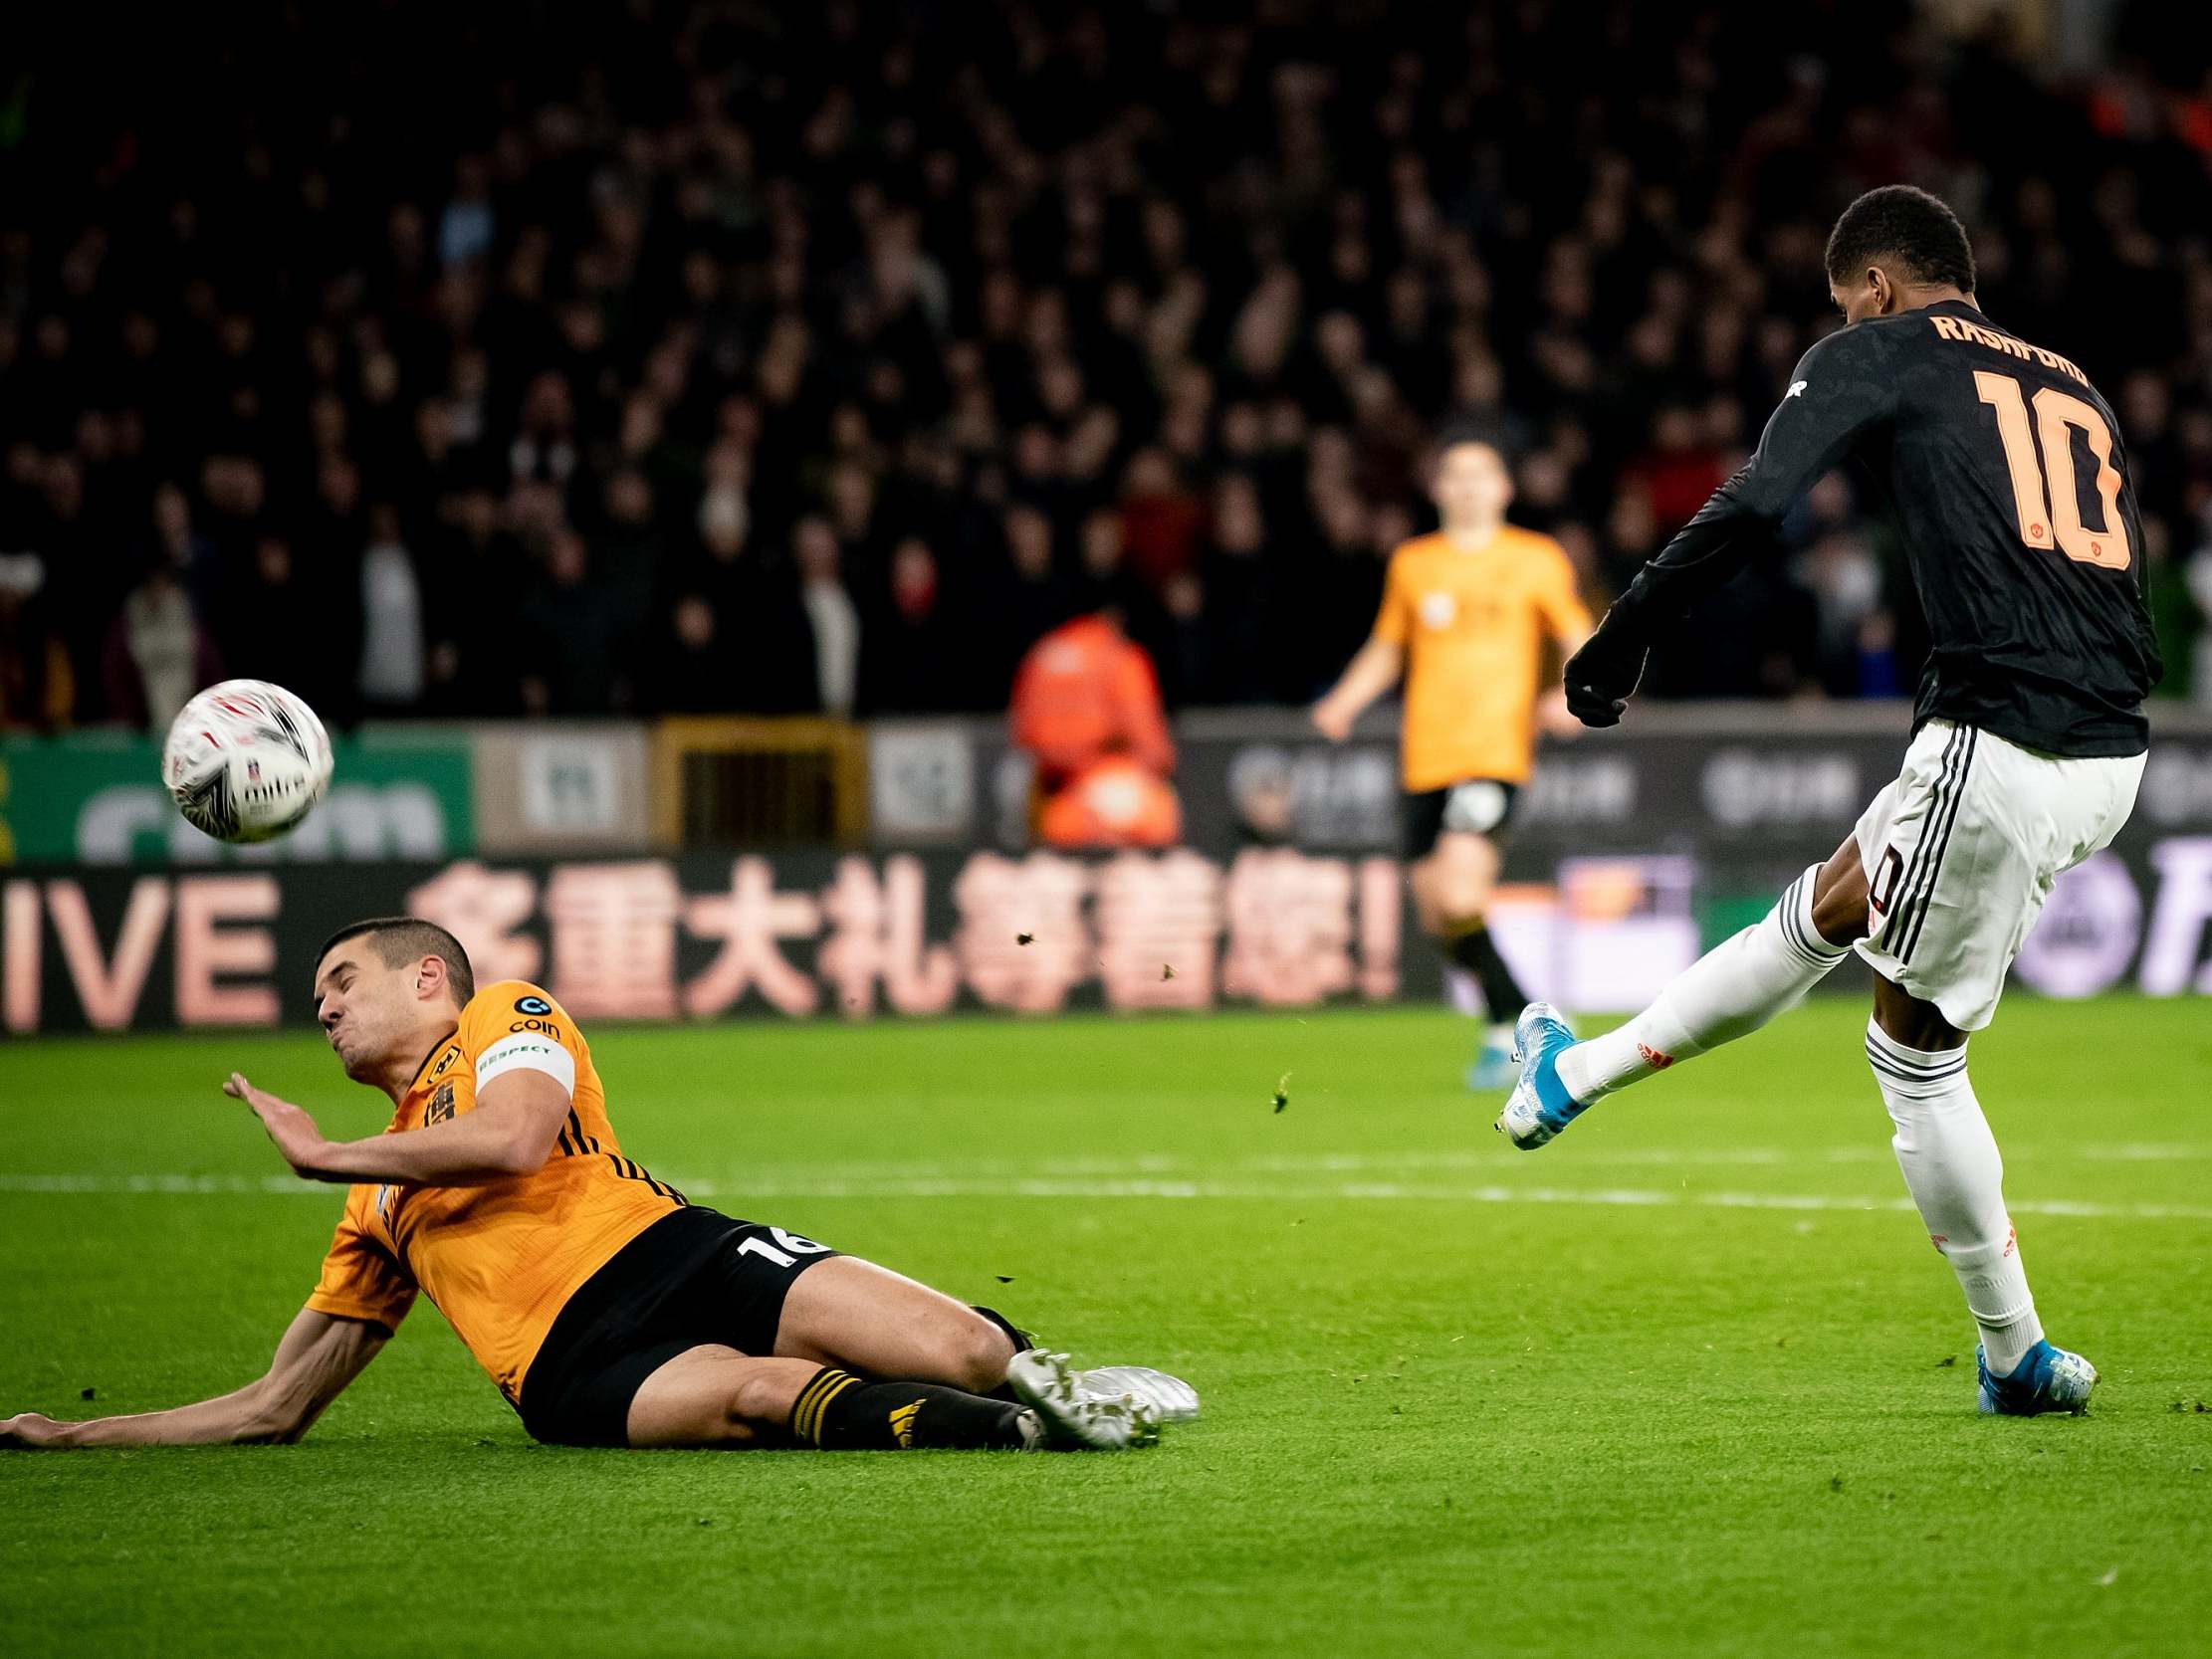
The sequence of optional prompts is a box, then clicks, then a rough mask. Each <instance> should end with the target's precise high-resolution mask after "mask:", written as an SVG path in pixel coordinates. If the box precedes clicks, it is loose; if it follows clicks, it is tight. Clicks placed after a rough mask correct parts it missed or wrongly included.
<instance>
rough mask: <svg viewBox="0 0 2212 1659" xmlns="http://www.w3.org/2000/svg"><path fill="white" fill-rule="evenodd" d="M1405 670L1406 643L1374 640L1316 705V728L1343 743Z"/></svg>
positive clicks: (1314, 717)
mask: <svg viewBox="0 0 2212 1659" xmlns="http://www.w3.org/2000/svg"><path fill="white" fill-rule="evenodd" d="M1405 669H1406V648H1405V647H1404V646H1402V645H1400V644H1398V643H1397V642H1396V641H1394V640H1387V639H1370V640H1369V641H1368V642H1367V643H1366V644H1365V645H1363V646H1361V647H1360V649H1359V654H1358V655H1357V656H1355V657H1354V658H1353V659H1352V661H1351V662H1350V664H1348V665H1347V666H1346V668H1345V670H1344V673H1343V675H1342V676H1341V677H1340V678H1339V679H1338V680H1337V683H1336V684H1335V685H1334V686H1332V687H1330V688H1329V692H1328V695H1327V696H1326V697H1324V698H1322V699H1321V701H1320V702H1318V703H1316V704H1315V705H1314V706H1313V725H1314V729H1315V730H1317V731H1319V732H1320V733H1321V735H1323V736H1324V737H1326V738H1328V739H1329V740H1330V741H1331V742H1336V743H1341V742H1343V741H1344V739H1345V738H1347V737H1349V736H1351V734H1352V726H1353V723H1354V722H1356V721H1357V720H1358V719H1359V718H1360V715H1361V714H1362V713H1363V712H1364V711H1365V710H1366V708H1367V706H1368V705H1369V704H1370V703H1373V702H1374V701H1375V700H1376V699H1377V698H1379V697H1381V696H1382V695H1383V694H1384V693H1385V692H1387V691H1389V690H1390V689H1391V687H1393V686H1395V685H1397V684H1398V677H1399V676H1400V675H1401V674H1403V673H1404V672H1405Z"/></svg>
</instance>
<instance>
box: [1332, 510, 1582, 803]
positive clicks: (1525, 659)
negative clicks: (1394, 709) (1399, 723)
mask: <svg viewBox="0 0 2212 1659" xmlns="http://www.w3.org/2000/svg"><path fill="white" fill-rule="evenodd" d="M1589 632H1590V612H1589V611H1588V610H1587V609H1585V608H1584V606H1583V603H1582V599H1581V597H1580V596H1579V595H1578V594H1577V593H1576V591H1575V568H1574V565H1573V564H1572V563H1571V562H1570V561H1569V560H1568V557H1567V553H1566V550H1565V549H1564V548H1563V547H1561V546H1560V545H1559V543H1558V542H1556V541H1554V540H1553V539H1552V538H1551V537H1550V536H1548V535H1538V534H1537V533H1536V532H1535V531H1533V530H1525V529H1521V528H1518V527H1517V526H1515V525H1512V524H1504V525H1501V526H1500V527H1499V529H1498V532H1497V533H1496V534H1495V535H1493V536H1492V537H1491V538H1490V540H1489V542H1488V544H1487V545H1486V546H1484V547H1482V548H1481V549H1480V550H1479V551H1476V552H1466V551H1463V550H1462V549H1460V548H1458V547H1455V546H1453V545H1452V544H1451V542H1450V540H1449V539H1448V538H1447V537H1445V536H1444V535H1443V534H1442V533H1441V532H1438V533H1437V534H1434V535H1422V536H1416V537H1415V538H1414V539H1413V540H1411V541H1408V542H1406V543H1405V544H1404V545H1402V546H1401V547H1400V548H1399V549H1398V550H1397V551H1396V552H1395V553H1393V554H1392V555H1391V560H1390V570H1389V573H1388V574H1387V575H1386V576H1385V577H1384V582H1383V608H1382V611H1381V613H1380V614H1379V615H1378V616H1377V617H1376V619H1375V637H1376V638H1377V639H1380V640H1385V641H1387V642H1389V643H1390V644H1393V645H1396V646H1400V647H1402V648H1403V649H1404V651H1405V653H1406V689H1405V702H1406V720H1405V735H1404V739H1403V757H1402V758H1403V769H1404V773H1405V779H1406V788H1407V789H1408V790H1409V791H1411V792H1414V793H1420V792H1422V791H1424V790H1429V789H1441V788H1443V787H1445V786H1446V785H1448V784H1453V783H1459V782H1462V781H1464V780H1465V779H1468V778H1476V777H1494V778H1498V779H1500V780H1501V781H1503V782H1506V783H1521V782H1524V781H1526V779H1527V777H1528V774H1529V769H1530V764H1531V762H1532V760H1533V759H1534V756H1535V749H1536V691H1537V683H1536V677H1537V674H1538V672H1539V671H1540V669H1541V667H1542V664H1543V652H1544V644H1545V642H1546V640H1554V641H1557V642H1558V643H1559V644H1561V645H1562V646H1564V647H1566V648H1568V649H1572V648H1573V647H1575V646H1577V645H1580V644H1581V643H1582V641H1583V639H1584V637H1585V636H1586V635H1588V634H1589Z"/></svg>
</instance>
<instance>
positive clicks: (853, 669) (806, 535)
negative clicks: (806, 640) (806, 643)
mask: <svg viewBox="0 0 2212 1659" xmlns="http://www.w3.org/2000/svg"><path fill="white" fill-rule="evenodd" d="M791 557H792V561H793V562H794V563H795V564H796V565H797V566H798V595H799V603H800V604H802V605H803V606H804V607H805V609H806V628H807V632H808V633H809V634H810V635H811V636H812V638H813V644H814V690H815V699H816V705H817V707H819V708H820V710H821V711H822V713H823V714H825V715H838V716H843V715H849V714H851V713H852V706H853V701H854V699H855V698H856V697H857V696H858V695H859V688H860V612H859V610H858V609H857V608H856V607H855V606H854V605H853V602H852V595H851V594H849V593H847V592H846V591H845V584H844V582H843V581H842V580H841V579H839V576H838V573H837V566H838V561H839V557H840V555H839V553H838V550H837V533H836V531H835V530H833V529H831V528H830V527H829V524H828V522H827V521H826V520H824V519H821V518H801V519H800V520H799V521H798V528H797V529H796V530H795V531H793V532H792V536H791Z"/></svg>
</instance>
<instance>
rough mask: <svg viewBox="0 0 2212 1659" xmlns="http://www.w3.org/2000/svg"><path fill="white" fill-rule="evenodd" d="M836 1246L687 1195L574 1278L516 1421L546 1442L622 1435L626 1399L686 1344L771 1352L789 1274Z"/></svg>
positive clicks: (625, 1437)
mask: <svg viewBox="0 0 2212 1659" xmlns="http://www.w3.org/2000/svg"><path fill="white" fill-rule="evenodd" d="M836 1254H837V1252H836V1251H834V1250H832V1249H830V1248H829V1247H828V1246H827V1245H825V1244H816V1243H815V1242H814V1241H813V1240H812V1239H810V1238H801V1237H800V1236H799V1235H798V1234H796V1233H790V1232H785V1231H784V1230H783V1229H782V1228H780V1227H769V1226H764V1225H761V1224H760V1223H758V1222H752V1221H733V1220H732V1219H731V1218H730V1217H729V1216H727V1215H723V1214H720V1213H719V1212H717V1211H715V1210H711V1209H706V1208H704V1207H702V1206H700V1205H697V1204H692V1205H689V1206H687V1207H685V1208H683V1209H680V1210H678V1211H676V1212H675V1213H674V1214H673V1215H667V1216H663V1217H662V1218H661V1219H660V1220H658V1221H656V1222H654V1223H653V1224H652V1225H651V1226H650V1227H648V1228H646V1229H645V1231H643V1232H642V1233H640V1234H638V1235H637V1237H635V1238H633V1239H632V1240H630V1242H629V1243H627V1244H625V1245H624V1246H623V1247H622V1248H621V1249H620V1250H618V1251H616V1252H615V1253H614V1255H613V1257H612V1258H611V1259H610V1260H609V1261H608V1262H607V1264H606V1265H605V1266H604V1267H602V1268H600V1269H599V1271H598V1272H596V1273H594V1274H593V1275H592V1276H591V1277H590V1278H588V1279H586V1280H585V1281H584V1282H583V1283H582V1284H581V1285H579V1286H578V1287H577V1288H576V1293H575V1294H574V1295H573V1296H571V1297H569V1298H568V1301H567V1303H566V1304H565V1305H564V1306H563V1307H562V1308H561V1310H560V1312H559V1314H558V1315H557V1316H556V1317H555V1318H554V1320H553V1329H552V1330H551V1331H549V1332H547V1333H546V1340H545V1342H544V1344H543V1345H541V1346H540V1348H539V1349H538V1353H537V1356H536V1357H535V1358H534V1359H532V1360H531V1362H530V1370H529V1372H528V1373H527V1374H526V1375H525V1376H524V1378H523V1397H522V1403H521V1406H520V1407H519V1409H520V1411H521V1413H522V1419H523V1427H525V1428H526V1429H528V1430H529V1431H530V1433H531V1437H532V1438H533V1439H535V1440H542V1441H545V1442H546V1443H547V1444H549V1445H553V1446H625V1445H628V1444H629V1420H630V1401H631V1400H633V1399H635V1398H636V1397H637V1390H638V1388H639V1386H640V1385H641V1384H643V1382H644V1381H645V1379H646V1378H647V1377H649V1376H651V1375H652V1374H653V1373H654V1372H655V1371H657V1370H659V1369H660V1367H661V1366H663V1365H665V1364H667V1363H668V1361H669V1360H671V1359H673V1358H675V1357H676V1355H677V1354H679V1353H682V1352H683V1351H684V1350H685V1349H686V1348H699V1347H701V1346H702V1345H704V1344H709V1343H715V1344H720V1345H721V1346H722V1347H725V1348H736V1349H737V1350H738V1351H739V1352H740V1353H755V1354H772V1353H774V1351H775V1332H776V1327H777V1325H778V1324H779V1323H780V1322H781V1320H782V1317H783V1298H784V1297H785V1296H786V1295H788V1294H789V1292H790V1288H791V1282H792V1281H793V1280H794V1279H796V1278H797V1277H798V1276H799V1275H800V1274H801V1273H804V1272H805V1271H806V1270H807V1269H808V1268H810V1267H812V1266H813V1265H814V1264H815V1263H816V1262H825V1261H827V1260H829V1258H830V1257H832V1256H834V1255H836Z"/></svg>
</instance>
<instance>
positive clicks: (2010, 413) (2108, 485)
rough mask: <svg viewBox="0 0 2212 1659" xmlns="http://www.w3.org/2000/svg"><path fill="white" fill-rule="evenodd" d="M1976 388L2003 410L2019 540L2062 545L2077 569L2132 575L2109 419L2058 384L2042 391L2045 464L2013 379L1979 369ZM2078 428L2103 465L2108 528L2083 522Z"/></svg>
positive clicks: (2100, 478)
mask: <svg viewBox="0 0 2212 1659" xmlns="http://www.w3.org/2000/svg"><path fill="white" fill-rule="evenodd" d="M1974 389H1975V390H1976V391H1978V392H1980V393H1981V399H1982V401H1983V402H1984V403H1986V404H1988V405H1990V407H1992V408H1993V409H1995V410H1996V411H1997V436H1998V437H1999V438H2000V439H2001V440H2003V442H2004V446H2005V466H2006V469H2007V470H2008V471H2010V472H2011V474H2012V504H2013V511H2014V513H2015V514H2016V515H2017V516H2018V518H2019V520H2020V539H2021V540H2023V541H2025V542H2026V543H2027V544H2028V545H2029V546H2031V547H2050V546H2053V545H2056V546H2057V547H2058V549H2059V551H2060V552H2062V553H2064V554H2066V556H2067V557H2068V558H2070V559H2074V560H2075V561H2077V562H2078V563H2082V564H2095V565H2100V566H2101V567H2102V568H2104V569H2106V570H2124V569H2126V568H2127V564H2128V559H2129V557H2130V553H2129V549H2128V545H2127V524H2126V521H2125V520H2124V519H2122V518H2120V513H2119V469H2118V468H2117V467H2114V466H2113V465H2112V429H2111V428H2110V427H2108V426H2106V425H2105V424H2104V417H2103V416H2102V415H2101V414H2099V413H2098V412H2097V409H2096V408H2095V406H2094V405H2091V404H2088V403H2084V402H2083V401H2082V400H2081V399H2080V398H2078V397H2075V396H2072V395H2071V394H2069V393H2067V392H2062V391H2060V390H2059V389H2058V388H2057V387H2056V386H2045V387H2042V388H2041V389H2039V390H2038V391H2037V393H2036V395H2035V400H2034V401H2035V410H2036V432H2037V434H2038V435H2039V436H2041V438H2042V439H2043V462H2042V464H2040V465H2039V464H2038V463H2037V460H2036V441H2035V438H2034V437H2031V436H2030V435H2029V432H2028V405H2027V403H2026V402H2025V401H2024V400H2023V399H2022V398H2021V395H2020V382H2019V381H2018V380H2017V379H2015V378H2014V377H2013V376H2012V375H2009V374H1996V373H1993V372H1991V371H1990V370H1988V369H1977V370H1975V372H1974ZM2075 429H2079V430H2080V431H2081V434H2082V436H2083V437H2084V438H2086V439H2088V440H2089V446H2090V454H2091V455H2092V456H2094V457H2095V458H2096V460H2097V493H2098V495H2099V497H2100V498H2101V499H2102V501H2103V504H2104V527H2103V528H2102V529H2098V530H2093V529H2091V528H2090V527H2089V526H2088V525H2086V524H2084V523H2083V522H2082V505H2081V498H2080V497H2079V496H2078V495H2077V494H2076V493H2075V488H2074V430H2075ZM2047 470H2048V485H2047V483H2046V471H2047Z"/></svg>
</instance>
